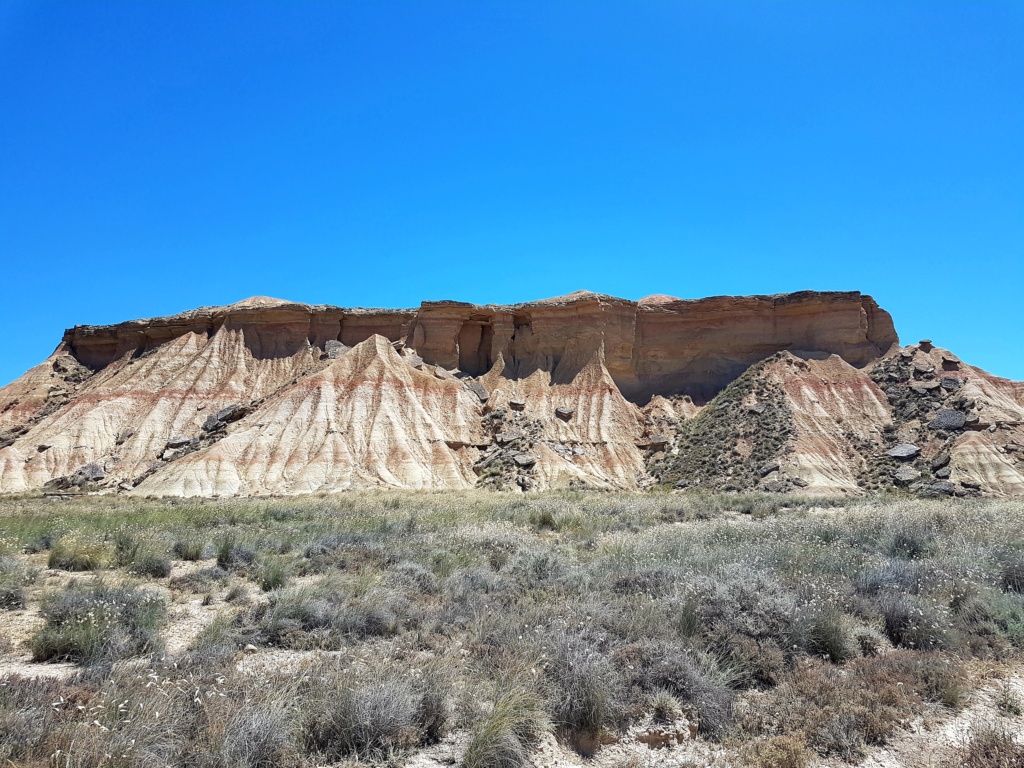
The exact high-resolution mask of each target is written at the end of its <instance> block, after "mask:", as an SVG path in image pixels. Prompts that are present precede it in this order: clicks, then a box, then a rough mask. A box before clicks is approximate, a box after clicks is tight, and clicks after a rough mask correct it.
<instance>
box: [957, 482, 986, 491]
mask: <svg viewBox="0 0 1024 768" xmlns="http://www.w3.org/2000/svg"><path fill="white" fill-rule="evenodd" d="M960 485H962V486H963V487H964V488H970V489H971V490H972V491H980V490H981V483H976V482H974V481H973V480H961V481H960Z"/></svg>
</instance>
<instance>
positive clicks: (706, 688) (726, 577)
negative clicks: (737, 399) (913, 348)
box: [0, 492, 1024, 768]
mask: <svg viewBox="0 0 1024 768" xmlns="http://www.w3.org/2000/svg"><path fill="white" fill-rule="evenodd" d="M0 509H2V517H0V537H2V540H0V609H2V613H0V617H4V616H7V617H10V618H11V621H8V622H5V623H4V624H3V626H4V630H3V632H4V636H3V638H0V639H2V642H0V662H2V664H3V666H0V678H2V681H0V760H2V761H6V762H7V763H9V764H14V765H59V766H86V765H90V766H91V765H117V766H136V765H138V766H142V765H183V766H184V765H190V766H191V765H199V766H225V767H231V768H234V767H236V766H251V767H254V766H303V765H310V766H312V765H334V764H348V763H353V762H360V763H363V762H366V763H378V764H396V765H397V764H403V763H406V762H408V761H409V760H413V759H416V760H423V761H426V762H423V763H422V764H424V765H431V764H434V763H433V762H430V761H435V762H436V763H437V764H443V763H447V764H450V763H456V764H459V765H463V766H466V767H467V768H485V767H486V768H489V767H490V766H509V767H514V766H526V765H530V764H531V763H532V762H534V761H535V760H536V756H537V753H538V750H542V749H549V748H550V749H562V750H565V751H566V753H567V754H576V755H578V756H580V759H583V758H584V757H588V756H595V758H596V759H598V760H604V761H605V762H604V763H601V764H608V765H613V764H627V763H629V761H630V760H633V759H636V758H635V756H634V758H630V757H629V755H630V754H633V753H630V752H629V750H630V749H633V748H635V749H636V750H640V752H637V753H635V754H641V756H642V753H646V752H647V751H648V750H655V749H675V750H686V753H685V754H687V755H690V756H691V757H692V761H693V762H694V763H695V764H701V761H704V762H705V763H706V762H711V761H718V762H716V763H715V764H721V765H755V766H764V767H765V768H769V767H771V766H776V767H778V768H781V767H784V766H796V767H799V766H806V765H811V764H814V763H815V761H822V760H829V761H838V762H848V763H851V764H855V763H857V762H859V761H860V760H862V759H863V758H864V756H865V755H867V754H868V753H869V752H870V750H872V749H873V748H876V747H879V746H883V745H887V744H892V743H893V742H894V741H896V740H898V739H899V738H901V736H902V735H903V734H905V733H908V727H909V726H910V725H911V724H912V723H915V722H916V723H921V722H923V721H924V722H927V721H928V719H929V718H942V717H955V716H957V713H958V712H960V711H962V710H966V708H969V707H971V706H973V702H975V700H976V699H977V697H978V695H979V694H978V692H979V691H981V690H983V689H986V686H987V689H991V690H993V691H994V693H993V694H992V696H991V699H992V706H991V707H990V710H991V718H990V720H991V721H990V722H989V721H985V722H983V723H976V724H974V725H973V726H972V729H971V730H970V732H969V733H968V734H967V735H965V736H964V739H963V741H962V743H958V744H956V745H952V746H951V748H950V750H949V751H948V754H945V755H943V757H942V759H943V760H945V761H947V762H948V764H949V765H960V764H967V765H971V766H978V768H986V767H987V766H990V765H991V766H1003V765H1021V764H1022V763H1021V762H1020V761H1021V760H1022V757H1021V755H1022V752H1021V746H1020V744H1019V742H1018V741H1017V740H1016V737H1015V735H1014V734H1016V733H1018V732H1020V731H1021V730H1022V726H1024V718H1022V714H1021V712H1022V704H1021V698H1020V693H1019V689H1018V688H1014V687H1013V686H1012V685H1011V684H1010V682H1008V681H1009V680H1011V678H1012V679H1019V670H1020V654H1021V651H1022V649H1024V504H1022V503H1020V502H1013V501H995V500H987V501H986V500H980V499H948V500H947V499H943V500H931V501H921V500H917V501H913V500H908V499H905V498H884V497H879V498H870V499H863V498H862V499H857V500H835V499H833V500H828V501H822V500H814V499H801V498H792V497H782V496H778V495H776V496H757V495H739V494H648V495H641V494H595V493H591V494H569V493H566V494H543V495H505V494H483V493H480V494H450V493H449V494H440V493H438V494H427V493H386V492H367V493H351V494H346V495H342V496H333V497H305V498H301V499H264V500H206V501H161V500H142V499H137V500H130V499H124V498H113V497H102V496H97V497H80V498H70V499H60V498H37V497H34V498H8V499H5V500H3V501H0ZM18 617H20V618H19V619H18V621H15V620H14V619H15V618H18ZM1014 674H1016V675H1017V677H1016V678H1014V677H1013V675H1014ZM545 745H546V746H545ZM608 755H617V757H616V758H615V759H614V760H611V759H610V758H607V757H606V756H608ZM620 758H621V759H620ZM1014 761H1017V762H1014ZM634 764H639V763H634Z"/></svg>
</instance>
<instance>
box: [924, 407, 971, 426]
mask: <svg viewBox="0 0 1024 768" xmlns="http://www.w3.org/2000/svg"><path fill="white" fill-rule="evenodd" d="M966 423H967V417H966V416H965V415H964V414H963V413H961V412H960V411H953V410H950V409H948V408H943V409H942V410H940V411H939V412H938V413H936V414H935V418H934V419H932V420H931V421H930V422H929V424H928V427H929V428H930V429H944V430H946V431H949V430H954V429H963V428H964V424H966Z"/></svg>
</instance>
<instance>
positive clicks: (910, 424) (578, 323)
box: [0, 291, 1024, 496]
mask: <svg viewBox="0 0 1024 768" xmlns="http://www.w3.org/2000/svg"><path fill="white" fill-rule="evenodd" d="M899 444H908V445H910V444H912V445H913V446H915V450H916V451H917V452H918V453H917V454H915V455H914V456H913V457H907V458H906V459H901V458H893V456H892V455H891V453H890V452H891V450H892V449H893V448H894V447H895V446H897V445H899ZM652 485H657V486H659V487H661V488H705V489H709V488H710V489H718V490H723V491H755V490H762V491H767V492H772V493H785V492H800V493H812V494H814V493H816V494H835V493H862V492H865V491H871V490H889V491H892V492H902V493H914V494H925V495H929V494H931V495H934V494H943V495H950V494H955V495H975V494H979V493H981V494H992V495H1022V494H1024V384H1020V383H1017V382H1010V381H1007V380H1005V379H999V378H997V377H994V376H991V375H990V374H987V373H986V372H984V371H982V370H981V369H978V368H974V367H972V366H970V365H968V364H966V363H963V362H961V361H960V360H959V358H957V357H956V356H954V355H953V354H952V353H951V352H949V351H947V350H944V349H942V348H940V347H938V346H932V345H931V344H928V343H924V342H922V343H921V344H919V345H917V346H911V347H906V348H902V349H901V348H900V347H899V346H898V341H897V338H896V332H895V330H894V329H893V324H892V320H891V319H890V317H889V315H888V314H887V313H886V312H885V311H883V310H881V309H879V307H878V305H877V304H875V302H874V301H873V300H872V299H871V298H870V297H868V296H863V295H861V294H859V293H854V292H848V293H814V292H810V291H807V292H802V293H793V294H784V295H777V296H746V297H729V296H722V297H714V298H707V299H693V300H684V299H677V298H674V297H672V296H665V295H656V296H648V297H647V298H645V299H641V300H640V301H638V302H637V301H628V300H625V299H618V298H615V297H613V296H605V295H601V294H597V293H590V292H587V291H578V292H576V293H572V294H569V295H567V296H559V297H556V298H552V299H545V300H542V301H534V302H529V303H525V304H515V305H509V306H498V305H485V306H478V305H474V304H468V303H465V302H456V301H432V302H424V303H423V304H422V305H421V306H420V307H419V308H418V309H405V310H389V309H343V308H341V307H334V306H328V305H309V304H300V303H294V302H287V301H281V300H279V299H270V298H266V297H254V298H252V299H247V300H245V301H242V302H238V303H237V304H231V305H229V306H224V307H203V308H200V309H196V310H192V311H189V312H183V313H181V314H178V315H174V316H171V317H163V318H156V319H153V320H134V321H131V322H126V323H119V324H116V325H109V326H79V327H76V328H72V329H71V330H69V331H67V332H66V333H65V335H64V339H63V341H62V342H61V344H60V346H59V347H58V348H57V350H56V351H55V352H54V354H53V355H51V356H50V357H49V358H48V359H47V360H46V361H45V362H43V363H42V364H40V365H38V366H36V367H34V368H32V369H30V370H29V371H27V372H26V373H25V374H24V375H23V376H21V377H20V378H19V379H17V380H16V381H14V382H12V383H11V384H9V385H7V386H5V387H0V493H22V492H28V491H37V490H41V489H51V490H55V491H58V492H61V493H63V492H91V491H97V492H111V493H112V492H122V493H130V494H142V495H148V494H157V495H176V496H212V495H262V494H292V493H310V492H324V493H329V492H334V491H342V490H345V489H349V488H360V487H372V486H390V487H397V488H425V489H426V488H433V489H449V490H454V489H460V488H487V489H494V490H510V491H520V490H521V491H528V490H529V491H533V490H544V489H547V488H600V489H631V490H640V489H644V488H647V487H650V486H652Z"/></svg>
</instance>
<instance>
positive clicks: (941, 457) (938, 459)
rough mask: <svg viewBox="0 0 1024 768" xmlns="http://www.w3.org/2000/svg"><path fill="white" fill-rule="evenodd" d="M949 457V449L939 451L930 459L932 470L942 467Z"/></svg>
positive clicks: (947, 462)
mask: <svg viewBox="0 0 1024 768" xmlns="http://www.w3.org/2000/svg"><path fill="white" fill-rule="evenodd" d="M949 458H950V456H949V451H939V453H938V454H937V455H936V456H935V458H934V459H932V472H934V471H936V470H938V469H942V468H943V467H944V466H946V465H947V464H949Z"/></svg>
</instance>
